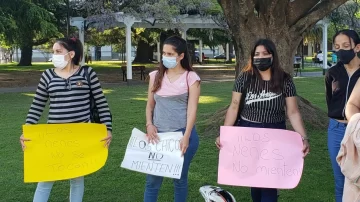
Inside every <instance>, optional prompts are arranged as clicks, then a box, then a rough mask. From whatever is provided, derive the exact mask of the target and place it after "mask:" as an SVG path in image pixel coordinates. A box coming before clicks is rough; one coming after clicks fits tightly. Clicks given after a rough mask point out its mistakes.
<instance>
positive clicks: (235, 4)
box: [218, 0, 256, 18]
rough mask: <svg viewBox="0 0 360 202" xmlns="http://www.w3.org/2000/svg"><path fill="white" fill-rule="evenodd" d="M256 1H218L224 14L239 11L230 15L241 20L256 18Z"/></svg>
mask: <svg viewBox="0 0 360 202" xmlns="http://www.w3.org/2000/svg"><path fill="white" fill-rule="evenodd" d="M255 1H256V0H218V3H219V4H220V6H221V7H222V8H223V11H224V13H225V12H232V11H234V10H237V12H235V13H230V15H237V16H238V17H240V18H248V17H255V15H254V9H255ZM239 15H240V16H239Z"/></svg>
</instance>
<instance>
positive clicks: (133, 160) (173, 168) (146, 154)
mask: <svg viewBox="0 0 360 202" xmlns="http://www.w3.org/2000/svg"><path fill="white" fill-rule="evenodd" d="M158 136H159V138H160V141H159V143H157V144H150V143H148V140H147V137H146V135H145V134H144V133H143V132H141V131H140V130H138V129H136V128H134V129H133V131H132V134H131V137H130V140H129V143H128V145H127V149H126V153H125V156H124V159H123V161H122V163H121V167H123V168H126V169H129V170H133V171H137V172H142V173H146V174H151V175H157V176H163V177H169V178H176V179H180V177H181V171H182V166H183V162H184V158H183V157H182V156H181V150H180V140H181V138H182V137H183V134H182V133H181V132H169V133H158Z"/></svg>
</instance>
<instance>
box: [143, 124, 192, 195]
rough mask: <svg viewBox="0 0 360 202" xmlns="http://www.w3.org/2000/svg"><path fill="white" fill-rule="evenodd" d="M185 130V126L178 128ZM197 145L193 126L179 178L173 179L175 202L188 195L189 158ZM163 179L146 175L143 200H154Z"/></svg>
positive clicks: (190, 158)
mask: <svg viewBox="0 0 360 202" xmlns="http://www.w3.org/2000/svg"><path fill="white" fill-rule="evenodd" d="M179 131H181V132H183V133H184V132H185V128H184V129H181V130H179ZM198 147H199V137H198V134H197V132H196V129H195V127H193V129H192V130H191V135H190V138H189V147H188V148H187V150H186V152H185V154H184V164H183V168H182V172H181V177H180V179H174V180H173V181H174V188H175V189H174V192H175V194H174V195H175V196H174V198H175V202H186V198H187V195H188V172H189V167H190V163H191V160H192V159H193V157H194V155H195V153H196V151H197V149H198ZM162 181H163V177H160V176H155V175H147V176H146V186H145V193H144V202H156V201H157V198H158V194H159V190H160V187H161V184H162Z"/></svg>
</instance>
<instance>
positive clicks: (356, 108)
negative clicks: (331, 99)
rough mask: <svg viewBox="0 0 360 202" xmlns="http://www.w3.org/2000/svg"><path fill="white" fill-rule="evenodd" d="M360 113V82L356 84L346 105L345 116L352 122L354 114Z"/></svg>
mask: <svg viewBox="0 0 360 202" xmlns="http://www.w3.org/2000/svg"><path fill="white" fill-rule="evenodd" d="M359 112H360V81H359V79H358V81H357V82H356V84H355V86H354V89H353V91H352V93H351V95H350V98H349V100H348V102H347V104H346V108H345V115H346V118H347V120H350V119H351V117H352V116H353V115H354V114H357V113H359Z"/></svg>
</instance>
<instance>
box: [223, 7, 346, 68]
mask: <svg viewBox="0 0 360 202" xmlns="http://www.w3.org/2000/svg"><path fill="white" fill-rule="evenodd" d="M218 2H219V3H220V5H221V7H222V9H223V11H224V15H225V18H226V20H227V23H228V25H229V29H230V31H231V33H232V36H233V40H234V45H235V46H236V47H235V50H236V60H237V61H236V68H237V69H241V68H243V67H244V66H245V65H246V64H247V63H248V61H249V57H250V52H251V50H252V48H253V45H254V43H255V41H256V40H258V39H260V38H268V39H271V40H272V41H273V42H274V43H275V45H276V48H277V52H278V55H279V60H280V65H281V67H282V68H283V69H284V70H285V71H286V72H288V73H292V72H293V61H294V60H293V58H294V56H295V51H296V48H297V47H298V45H299V43H300V41H301V39H302V35H303V33H304V32H305V31H306V30H307V29H308V28H309V27H311V26H313V25H314V24H315V23H316V22H317V21H319V20H320V19H322V18H323V17H325V16H326V15H328V14H329V13H330V12H331V11H332V10H334V9H336V8H337V7H339V6H340V5H342V4H343V3H345V2H346V0H331V1H321V2H320V1H317V0H295V1H278V0H266V1H254V0H218ZM236 72H239V71H236Z"/></svg>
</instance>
